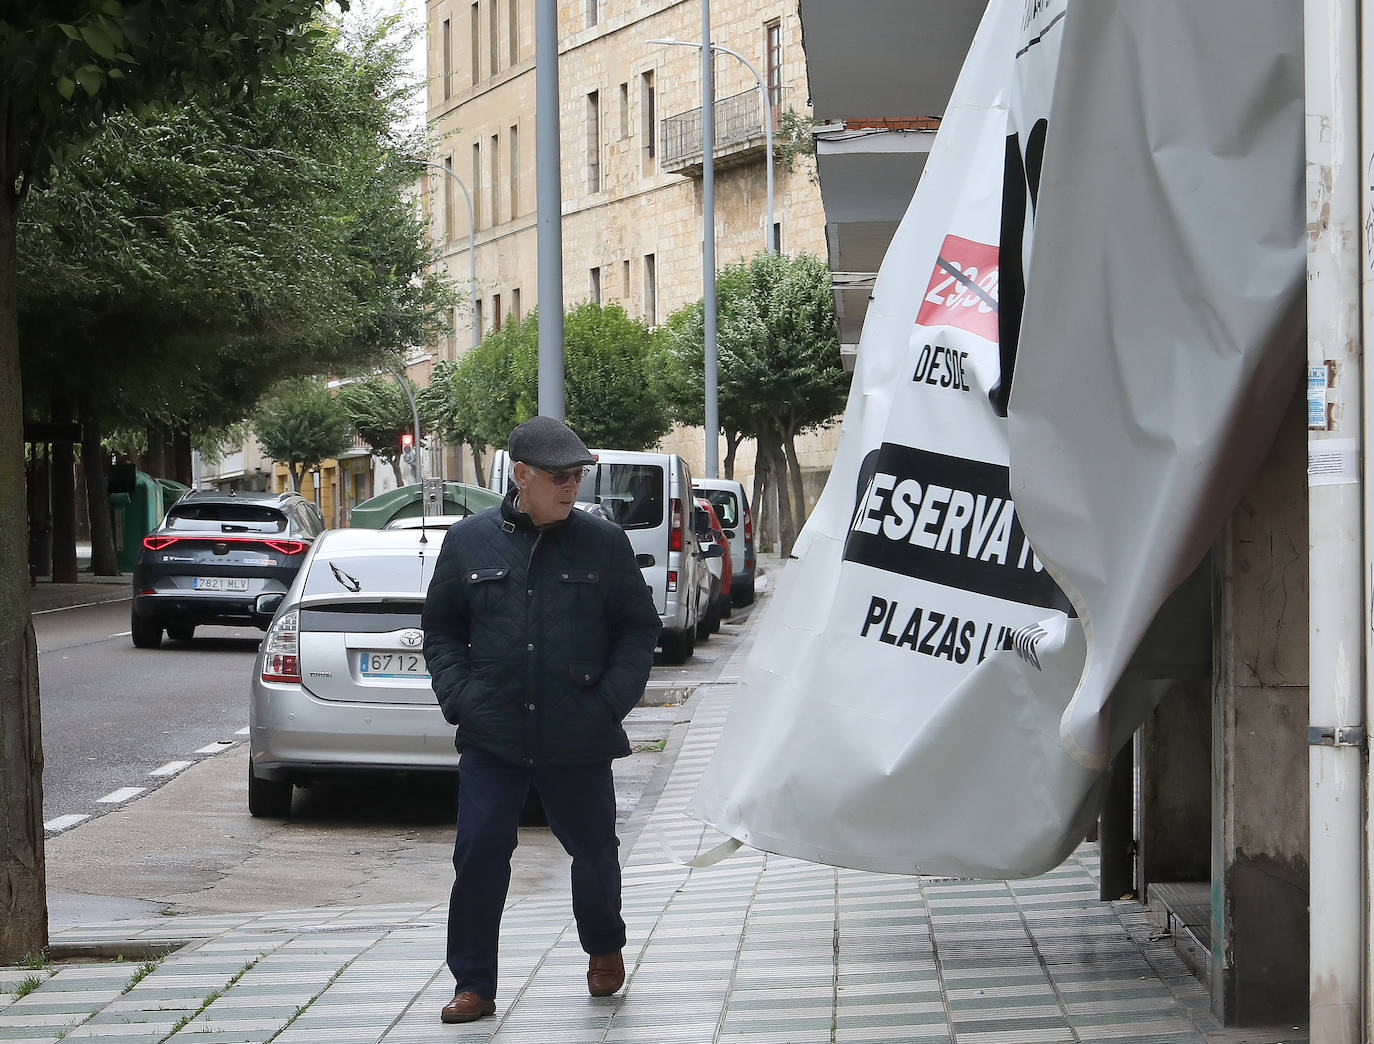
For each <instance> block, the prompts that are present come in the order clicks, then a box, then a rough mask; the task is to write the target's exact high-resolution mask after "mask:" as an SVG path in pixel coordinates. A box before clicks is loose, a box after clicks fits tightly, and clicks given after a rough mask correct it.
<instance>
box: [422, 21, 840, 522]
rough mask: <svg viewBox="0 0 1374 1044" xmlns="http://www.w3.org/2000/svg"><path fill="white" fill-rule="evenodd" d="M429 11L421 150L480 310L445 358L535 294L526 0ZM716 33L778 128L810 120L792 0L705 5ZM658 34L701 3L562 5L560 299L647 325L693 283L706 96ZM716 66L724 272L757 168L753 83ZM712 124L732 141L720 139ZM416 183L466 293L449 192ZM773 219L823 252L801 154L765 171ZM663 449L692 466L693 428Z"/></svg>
mask: <svg viewBox="0 0 1374 1044" xmlns="http://www.w3.org/2000/svg"><path fill="white" fill-rule="evenodd" d="M427 19H428V21H427V36H428V68H429V97H428V102H429V118H430V125H431V128H432V131H433V134H434V137H435V140H436V143H437V145H436V152H435V154H434V157H433V158H434V159H435V160H436V161H437V162H438V163H441V164H443V165H445V166H448V167H451V169H452V170H453V172H454V173H455V174H456V175H457V177H458V179H459V180H460V181H461V182H462V183H463V185H464V186H466V188H467V189H468V192H469V194H470V196H471V202H472V210H473V215H474V218H475V222H474V227H472V229H471V233H472V237H471V238H472V239H473V241H474V242H475V256H476V283H477V285H476V293H475V295H474V296H475V298H476V311H475V315H474V314H472V313H473V309H472V308H471V307H470V306H468V305H467V304H464V305H463V306H462V307H460V308H459V309H458V310H457V312H456V314H455V321H454V333H453V336H452V337H450V338H449V339H448V341H447V343H445V344H442V345H436V346H433V347H434V349H435V351H434V354H435V357H436V358H449V359H452V358H456V357H457V356H458V355H459V354H461V353H462V352H463V351H465V350H466V349H467V347H468V346H469V345H470V344H472V343H473V330H472V323H473V322H474V321H475V322H476V324H477V326H478V332H479V339H480V335H482V334H485V333H486V332H488V331H490V330H492V329H494V328H496V327H497V325H498V324H500V323H503V322H504V321H505V320H506V317H507V316H515V317H519V316H520V315H522V314H524V313H525V312H526V311H527V310H528V309H530V308H532V307H534V306H535V305H536V304H537V303H538V301H537V275H538V273H537V253H536V213H535V192H536V186H535V126H534V124H535V111H534V104H535V60H534V0H429V3H428V9H427ZM712 36H713V37H714V42H715V43H716V44H717V45H719V46H724V47H729V48H731V49H733V50H736V51H738V52H740V53H741V54H743V55H744V56H745V57H746V58H748V59H749V61H750V62H752V63H753V64H754V66H755V68H757V69H758V70H759V73H760V75H761V76H763V77H764V78H765V83H766V84H767V86H768V93H769V101H770V111H771V112H772V116H773V119H774V122H775V126H777V124H778V121H779V120H780V119H781V118H782V116H783V114H784V113H786V112H788V110H791V111H792V112H795V113H797V114H798V115H800V116H809V112H810V110H809V107H808V100H807V99H808V91H807V83H806V61H805V56H804V54H803V52H802V40H801V29H800V25H799V22H798V18H797V11H796V4H795V3H792V2H790V0H715V2H714V3H713V4H712ZM663 38H677V39H680V40H693V39H696V40H698V41H699V40H700V38H701V5H700V3H699V2H697V0H690V2H689V0H645V2H641V0H562V2H561V3H560V5H559V53H560V59H559V87H560V93H561V96H562V104H561V106H560V120H561V153H562V155H561V161H562V163H561V171H562V191H563V294H564V304H565V306H566V307H571V306H573V305H575V304H577V303H578V302H580V301H585V300H588V299H592V300H599V301H600V302H601V303H603V304H612V303H614V304H620V305H622V306H623V307H624V308H625V310H626V311H627V312H629V313H630V314H631V315H634V316H640V317H643V318H644V319H646V320H647V321H648V322H649V323H650V324H651V325H653V324H656V323H659V322H662V321H663V320H664V319H665V318H666V317H667V316H668V315H669V314H670V313H671V312H673V311H674V310H676V309H677V308H679V307H681V306H683V305H685V304H688V303H690V302H691V301H694V300H697V299H698V298H700V297H701V294H702V213H701V209H702V182H701V175H700V166H701V157H700V152H701V150H700V129H699V124H697V130H696V136H695V162H693V157H692V155H691V153H692V151H693V149H692V143H691V140H690V139H691V121H692V115H693V113H692V110H699V109H700V106H701V99H702V93H701V59H700V51H699V49H698V48H696V47H685V46H672V45H664V44H655V43H651V42H650V41H652V40H655V39H663ZM715 76H716V90H715V97H716V119H717V141H718V142H719V143H720V144H718V145H717V149H716V164H717V170H716V178H715V186H716V207H715V209H716V259H717V264H718V266H724V265H727V264H729V263H730V262H732V261H736V260H739V259H741V258H745V257H748V256H750V255H752V254H754V253H756V252H757V251H759V250H761V249H763V248H764V246H765V243H766V238H765V234H766V229H765V224H766V220H765V213H766V166H765V149H764V148H763V125H762V106H761V99H760V98H759V94H758V87H757V80H756V79H755V78H754V75H753V74H752V73H751V72H750V71H749V70H748V69H747V68H746V67H745V66H744V64H743V63H742V62H740V61H738V60H737V59H735V58H734V57H732V56H730V55H726V54H718V55H717V59H716V73H715ZM751 113H752V115H751ZM679 117H681V118H679ZM722 121H726V122H727V123H728V126H724V127H723V126H722ZM684 132H685V133H684ZM723 132H724V134H725V135H729V134H731V133H733V134H734V135H735V140H734V141H730V140H725V141H722V137H723ZM684 153H685V155H684ZM427 191H428V193H429V201H430V214H431V222H430V224H431V230H432V233H431V234H432V235H434V236H436V237H437V239H438V242H439V244H440V246H441V248H442V254H443V263H444V264H445V265H446V266H447V268H448V273H449V275H450V277H451V278H452V279H453V281H454V283H455V285H457V286H459V287H464V286H466V285H467V284H468V278H469V263H470V261H469V231H470V229H469V222H468V211H467V205H466V203H465V201H464V199H463V196H462V188H461V187H460V186H459V185H457V184H455V182H454V179H452V178H449V177H447V176H445V175H443V174H442V173H440V172H438V171H434V172H431V177H430V178H429V179H428V182H427ZM774 213H775V218H774V220H775V224H776V226H777V229H778V234H779V243H780V247H781V249H782V250H783V251H784V252H787V253H798V252H802V251H806V252H809V253H813V254H817V255H819V256H822V257H824V256H825V255H826V239H825V217H824V213H823V211H822V208H821V199H820V191H819V188H818V186H817V184H816V182H815V177H814V165H813V164H812V163H811V161H810V160H809V158H805V157H803V158H800V159H798V160H797V161H796V162H795V163H793V164H792V169H791V170H787V169H784V165H783V164H781V163H779V164H777V165H776V166H775V186H774ZM835 437H836V436H835V433H834V432H833V431H832V432H828V433H824V434H822V435H821V436H818V437H812V438H808V439H806V440H804V441H805V443H806V444H805V445H803V446H799V447H798V448H799V451H800V455H801V459H802V463H803V466H804V467H805V468H806V469H807V470H808V471H811V472H817V473H820V474H821V475H822V476H823V474H824V472H825V471H826V470H828V468H829V462H830V459H831V457H832V456H833V447H834V442H835ZM664 446H665V448H671V449H672V450H674V451H676V452H680V453H682V454H683V456H684V457H686V458H687V460H688V463H689V465H690V466H691V467H692V470H693V473H694V474H698V475H700V474H704V456H703V449H704V439H703V436H702V433H701V432H700V431H699V430H695V431H693V430H682V431H677V432H674V433H673V434H672V435H670V436H669V437H668V438H667V439H666V440H665V442H664ZM721 452H722V454H723V453H724V447H723V445H722V447H721ZM464 456H465V457H466V454H465V455H464ZM450 465H451V466H450V467H449V469H448V470H449V474H450V477H462V478H465V479H468V480H471V478H472V462H471V459H470V458H467V459H464V460H462V461H461V462H460V461H459V460H457V459H453V460H451V461H450ZM752 472H753V455H752V451H751V450H748V449H746V450H745V451H743V452H742V453H741V455H740V458H739V460H738V461H737V465H736V477H737V478H740V479H741V480H742V481H744V482H745V483H746V485H747V484H748V483H749V482H750V481H751V480H752ZM812 484H814V485H816V489H815V490H814V491H813V494H812V495H813V496H814V493H815V492H818V491H819V485H818V484H815V483H812Z"/></svg>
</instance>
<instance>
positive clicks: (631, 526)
mask: <svg viewBox="0 0 1374 1044" xmlns="http://www.w3.org/2000/svg"><path fill="white" fill-rule="evenodd" d="M591 452H592V456H594V457H596V464H594V465H592V466H591V467H589V468H588V469H587V471H586V474H585V475H584V476H583V478H582V483H581V485H580V486H578V490H577V500H578V502H579V503H580V504H597V505H600V507H601V509H602V510H603V511H604V512H605V513H606V515H607V516H608V517H609V518H610V519H611V521H613V522H615V523H616V524H617V525H619V526H620V527H621V528H622V529H624V530H625V534H626V535H627V536H628V537H629V538H630V546H631V547H633V548H634V552H635V559H636V561H638V563H639V568H640V572H642V573H643V574H644V582H645V583H646V584H648V585H649V591H650V593H651V594H652V595H653V598H654V605H655V607H656V608H657V609H658V615H659V619H660V620H661V621H662V623H663V632H662V636H661V637H660V639H659V645H660V646H661V647H662V649H663V659H664V660H665V661H666V662H668V663H684V662H686V660H687V658H688V657H690V656H691V655H692V651H693V649H694V648H695V647H696V637H697V625H698V623H699V622H700V620H701V617H702V614H703V613H704V612H706V611H708V610H709V609H710V579H709V577H705V578H703V576H702V575H701V574H702V573H704V572H705V571H706V567H705V565H704V564H703V561H702V557H701V552H702V548H701V547H699V546H698V544H697V540H696V530H695V528H694V527H693V526H692V524H691V522H692V520H691V517H690V515H689V512H690V511H691V510H692V473H691V471H689V470H688V468H687V462H686V461H684V460H683V459H682V458H681V457H680V456H678V455H677V454H676V453H647V452H639V451H635V450H599V449H594V450H592V451H591ZM511 481H512V480H511V464H510V459H509V458H508V456H507V455H506V451H505V450H498V451H497V452H496V453H495V454H494V455H493V458H492V465H491V488H492V489H493V490H501V491H503V492H504V491H505V490H506V489H507V488H508V485H509V483H510V482H511Z"/></svg>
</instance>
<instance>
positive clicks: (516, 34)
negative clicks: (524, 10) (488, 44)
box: [506, 0, 520, 65]
mask: <svg viewBox="0 0 1374 1044" xmlns="http://www.w3.org/2000/svg"><path fill="white" fill-rule="evenodd" d="M508 10H509V14H510V25H509V26H508V27H507V29H506V33H507V35H508V36H509V37H510V63H511V65H514V64H515V63H516V62H518V61H519V60H520V0H510V7H509V9H508Z"/></svg>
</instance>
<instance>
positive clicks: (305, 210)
mask: <svg viewBox="0 0 1374 1044" xmlns="http://www.w3.org/2000/svg"><path fill="white" fill-rule="evenodd" d="M405 43H406V39H405V37H404V36H400V35H398V34H396V33H395V32H393V30H392V28H391V25H390V23H389V22H382V23H378V24H376V25H374V26H367V27H363V28H362V29H361V30H359V32H358V33H357V34H355V35H350V36H347V37H346V36H344V35H342V34H341V32H340V31H339V30H337V29H336V28H334V27H330V26H324V27H322V28H321V29H320V30H319V31H318V32H317V33H316V34H315V35H314V36H313V37H312V40H311V44H310V46H308V47H306V48H303V49H301V50H299V51H298V52H297V53H295V54H293V55H291V56H290V57H289V58H286V59H283V61H281V62H280V63H278V65H277V66H276V67H275V68H273V69H271V70H270V71H268V72H267V73H265V74H264V76H263V77H262V81H261V83H260V84H259V85H258V87H257V89H256V90H254V91H253V92H252V93H251V94H241V95H238V96H235V97H231V98H229V99H222V98H218V97H216V96H213V95H207V94H205V93H204V92H200V93H195V94H192V95H191V96H189V97H188V98H186V99H184V100H183V101H181V102H180V103H178V104H176V105H148V106H145V107H143V108H142V109H140V111H139V112H137V113H126V114H122V115H118V116H114V117H111V118H110V119H109V120H108V121H107V122H106V124H105V126H104V127H103V129H102V130H101V132H100V133H98V134H96V135H94V136H93V138H92V139H91V141H90V142H89V143H88V144H87V146H86V147H85V149H84V150H83V151H82V152H81V154H80V155H79V156H76V157H72V158H71V159H69V160H67V161H66V162H64V163H63V164H62V166H61V167H59V168H58V169H56V170H55V171H54V172H53V176H52V178H51V180H50V182H49V184H48V185H46V186H45V187H42V188H39V189H36V190H35V191H34V193H33V195H32V197H31V199H30V200H29V202H28V205H27V208H26V214H25V218H24V220H23V222H22V223H21V225H20V230H19V236H20V238H19V242H20V260H21V266H22V267H21V277H22V278H21V286H20V289H21V296H20V314H21V335H22V342H23V343H22V347H23V360H24V376H25V381H26V395H27V397H28V400H29V402H30V404H31V409H32V408H34V406H35V405H36V404H41V403H44V402H53V403H57V402H62V403H75V404H76V405H77V406H78V407H79V409H80V419H81V421H82V423H83V426H84V428H85V429H87V430H91V431H93V432H94V438H95V441H98V440H99V435H100V433H101V432H102V431H103V430H106V429H108V428H111V427H121V428H140V429H145V430H146V431H147V439H146V442H147V446H148V450H147V460H148V465H149V466H150V467H153V468H155V469H156V470H157V471H158V472H159V473H164V474H165V473H176V472H177V471H182V472H187V471H189V465H190V453H189V447H190V442H191V439H190V438H189V434H190V433H193V432H195V431H197V430H198V429H200V428H204V427H220V426H223V425H224V424H225V423H228V422H230V421H233V420H235V419H238V418H241V417H243V416H245V415H246V414H247V413H248V412H249V411H250V410H251V409H252V407H253V405H254V403H255V402H256V400H257V399H258V398H259V397H260V396H261V395H262V394H263V392H264V391H265V390H266V389H267V388H268V387H270V386H271V385H272V384H273V383H274V382H275V381H277V380H279V379H280V378H282V377H283V376H287V375H293V374H295V375H299V374H305V373H322V372H353V371H356V370H357V369H358V368H360V367H370V366H371V365H372V364H373V363H374V362H375V361H377V360H379V359H381V358H385V357H390V358H393V359H394V358H396V357H397V356H398V355H399V353H400V351H401V350H402V349H404V348H405V347H406V346H408V345H410V344H413V343H421V342H424V341H426V340H428V339H429V338H430V337H432V336H433V335H434V334H435V333H436V332H437V330H438V328H439V326H440V324H441V323H442V321H443V320H442V317H443V316H444V315H445V314H446V313H447V312H448V311H449V307H448V305H449V303H450V301H451V291H450V290H449V289H448V287H447V286H446V284H445V283H444V282H443V281H442V279H441V278H440V277H439V276H437V275H435V274H434V273H433V272H432V271H431V270H430V268H429V265H430V262H431V261H432V254H431V252H430V249H429V248H428V247H427V246H426V245H425V242H424V235H423V228H422V225H421V222H420V218H419V216H418V214H417V212H416V210H415V208H414V206H413V205H412V203H411V202H410V201H409V200H408V198H407V191H408V188H409V186H410V185H411V184H412V182H413V178H414V168H413V167H412V166H410V165H409V164H407V163H405V162H404V154H405V153H406V152H407V151H408V150H410V149H412V148H413V146H414V144H415V143H414V142H413V141H412V140H411V139H410V138H408V137H406V136H404V135H398V133H397V132H396V131H395V130H394V129H393V128H394V126H395V125H396V118H397V116H398V114H399V112H400V110H401V108H402V107H403V106H404V104H405V103H406V101H407V99H408V98H409V97H410V96H411V95H412V94H413V93H414V90H415V85H414V84H411V83H409V82H407V81H405V80H404V79H401V78H399V77H398V74H397V72H396V70H397V68H399V67H400V66H401V63H400V62H399V58H400V56H401V53H402V51H403V50H404V46H405ZM169 358H170V359H171V360H174V361H173V362H172V363H171V364H170V365H169ZM62 419H63V420H70V419H71V418H70V417H64V418H62ZM168 446H172V447H175V448H176V449H178V450H179V452H176V453H173V454H170V455H169V454H168V453H167V452H166V450H167V447H168ZM88 477H96V476H94V475H93V474H92V473H89V472H88ZM89 500H90V503H93V504H99V503H102V502H103V500H102V499H101V498H99V497H90V498H89ZM92 551H93V558H94V559H96V560H97V561H99V560H100V558H101V554H100V552H101V551H106V552H108V557H109V558H110V559H112V557H113V547H112V545H111V544H109V543H108V542H107V541H102V540H100V539H93V542H92Z"/></svg>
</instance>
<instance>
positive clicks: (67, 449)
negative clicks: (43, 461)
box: [52, 442, 78, 584]
mask: <svg viewBox="0 0 1374 1044" xmlns="http://www.w3.org/2000/svg"><path fill="white" fill-rule="evenodd" d="M75 469H76V452H75V450H74V449H73V447H72V444H71V443H70V442H56V443H54V444H53V448H52V580H53V583H55V584H74V583H76V581H77V579H78V577H77V575H76V470H75Z"/></svg>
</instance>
